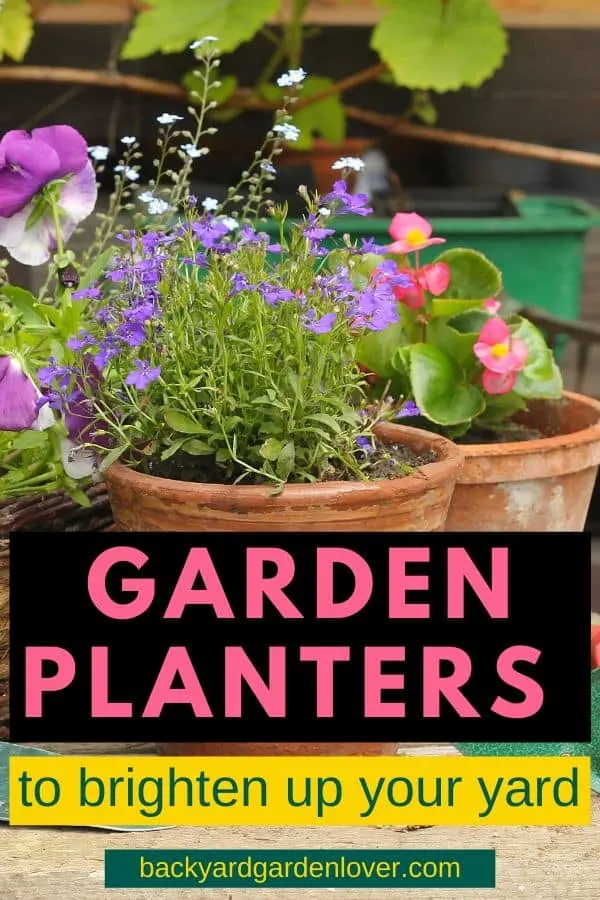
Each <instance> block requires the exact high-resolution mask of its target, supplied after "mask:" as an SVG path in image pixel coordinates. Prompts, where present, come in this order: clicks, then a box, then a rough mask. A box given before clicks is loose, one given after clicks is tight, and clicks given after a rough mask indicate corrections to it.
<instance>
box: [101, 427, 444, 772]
mask: <svg viewBox="0 0 600 900" xmlns="http://www.w3.org/2000/svg"><path fill="white" fill-rule="evenodd" d="M378 433H379V437H380V438H381V439H382V440H385V441H388V442H390V443H402V444H405V445H407V446H408V447H410V449H411V450H413V452H415V453H417V454H420V453H424V452H427V451H429V450H435V451H436V452H437V454H438V460H437V461H436V462H433V463H429V464H428V465H425V466H423V467H422V468H421V469H420V470H419V472H417V473H416V474H414V475H408V476H406V477H405V478H398V479H396V480H388V481H373V482H370V483H368V484H365V483H358V482H330V483H321V484H313V485H308V484H307V485H288V486H287V487H286V488H285V490H284V491H283V493H281V494H279V495H278V496H276V497H273V496H271V494H270V489H269V487H263V486H260V485H247V486H244V485H220V484H192V483H189V482H182V481H173V480H170V479H166V478H155V477H152V476H149V475H142V474H140V473H139V472H136V471H134V470H133V469H129V468H126V467H125V466H123V465H120V464H115V465H113V466H111V467H110V468H109V469H108V471H107V472H106V480H107V482H108V489H109V495H110V499H111V504H112V507H113V511H114V516H115V520H116V523H117V528H118V529H119V530H120V531H197V532H206V531H271V532H283V531H362V530H365V531H425V532H428V531H442V530H443V527H444V522H445V520H446V514H447V511H448V506H449V504H450V499H451V497H452V491H453V489H454V484H455V482H456V478H457V476H458V474H459V472H460V469H461V467H462V453H461V451H460V449H459V448H458V447H456V446H455V445H454V444H453V443H451V442H450V441H448V440H446V439H445V438H441V437H438V436H437V435H431V434H428V433H427V432H424V431H420V430H418V429H415V428H407V427H405V426H401V425H387V424H386V425H382V426H380V427H379V429H378ZM395 746H396V745H395V744H389V743H388V744H383V743H374V744H373V743H370V744H364V743H362V744H360V743H358V744H352V743H329V744H315V743H293V744H292V743H290V744H276V743H238V744H231V743H193V744H188V743H182V744H161V745H160V746H159V750H160V752H161V753H163V754H164V755H167V756H170V755H173V756H261V755H262V756H332V755H341V756H380V755H389V754H393V753H394V752H395Z"/></svg>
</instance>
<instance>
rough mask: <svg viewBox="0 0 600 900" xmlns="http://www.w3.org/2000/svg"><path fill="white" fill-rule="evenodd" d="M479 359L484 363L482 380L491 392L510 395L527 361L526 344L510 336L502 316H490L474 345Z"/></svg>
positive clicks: (486, 389)
mask: <svg viewBox="0 0 600 900" xmlns="http://www.w3.org/2000/svg"><path fill="white" fill-rule="evenodd" d="M473 352H474V354H475V356H476V357H477V359H478V360H479V361H480V362H481V363H482V365H483V366H484V371H483V374H482V376H481V383H482V385H483V388H484V390H485V391H486V392H487V393H488V394H508V393H509V391H512V389H513V387H514V386H515V382H516V380H517V372H520V371H521V370H522V369H523V368H524V366H525V362H526V360H527V345H526V344H525V342H524V341H521V340H519V338H511V335H510V329H509V327H508V325H507V324H506V322H505V321H504V320H503V319H498V318H496V317H492V318H490V319H489V320H488V321H487V322H486V323H485V325H484V326H483V328H482V329H481V333H480V335H479V340H478V341H477V343H476V344H475V345H474V347H473Z"/></svg>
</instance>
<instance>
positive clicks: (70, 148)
mask: <svg viewBox="0 0 600 900" xmlns="http://www.w3.org/2000/svg"><path fill="white" fill-rule="evenodd" d="M59 179H61V180H62V179H65V183H64V184H62V185H60V187H59V188H58V203H59V207H60V210H61V213H62V215H61V235H62V239H63V242H64V241H67V240H68V239H69V238H70V237H71V235H72V234H73V232H74V231H75V228H76V227H77V225H78V224H79V223H80V222H82V221H83V220H84V219H86V218H87V217H88V216H89V215H90V213H91V212H92V211H93V209H94V207H95V205H96V198H97V194H98V187H97V185H96V175H95V173H94V168H93V166H92V164H91V162H90V160H89V159H88V148H87V144H86V142H85V140H84V138H83V137H82V136H81V135H80V134H79V132H78V131H76V130H75V129H74V128H71V127H70V126H69V125H52V126H50V127H48V128H34V129H33V131H32V132H31V134H28V133H27V132H26V131H9V132H7V133H6V134H5V135H4V137H3V138H2V140H0V246H3V247H6V249H7V250H8V252H9V253H10V255H11V256H12V257H13V259H16V260H17V261H18V262H21V263H24V264H25V265H30V266H39V265H41V264H42V263H45V262H47V261H48V259H49V258H50V255H51V253H52V252H54V251H55V250H56V230H55V226H54V221H53V218H52V214H51V210H50V207H49V206H48V205H46V207H44V208H42V210H41V215H40V217H39V218H37V221H35V222H34V223H33V224H32V225H31V227H30V228H27V223H28V221H29V218H30V216H31V213H32V212H33V211H34V209H35V208H36V203H37V202H38V200H42V198H39V197H38V195H39V194H40V192H41V191H42V189H43V188H44V187H46V185H48V184H50V183H51V182H53V181H57V180H59ZM42 202H43V200H42Z"/></svg>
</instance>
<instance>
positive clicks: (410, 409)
mask: <svg viewBox="0 0 600 900" xmlns="http://www.w3.org/2000/svg"><path fill="white" fill-rule="evenodd" d="M420 415H421V410H420V409H419V407H418V406H417V404H416V403H415V402H414V400H407V401H406V403H403V404H402V406H401V407H400V409H399V410H398V412H397V413H396V416H395V418H396V419H405V418H408V417H410V416H420Z"/></svg>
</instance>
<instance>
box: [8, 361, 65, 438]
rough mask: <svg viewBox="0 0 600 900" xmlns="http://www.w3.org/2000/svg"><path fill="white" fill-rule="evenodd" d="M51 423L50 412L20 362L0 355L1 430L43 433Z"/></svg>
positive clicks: (53, 420)
mask: <svg viewBox="0 0 600 900" xmlns="http://www.w3.org/2000/svg"><path fill="white" fill-rule="evenodd" d="M40 401H41V402H40ZM54 423H55V419H54V414H53V413H52V410H51V409H50V407H49V406H48V403H47V402H46V401H45V400H44V399H43V398H42V395H41V393H40V391H39V389H38V388H37V386H36V385H35V384H34V382H33V381H32V380H31V378H30V377H29V375H27V373H26V372H24V371H23V367H22V366H21V364H20V362H19V361H18V360H17V359H15V358H14V357H12V356H0V431H25V430H27V429H30V430H33V431H45V430H46V428H51V427H52V425H54Z"/></svg>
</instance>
